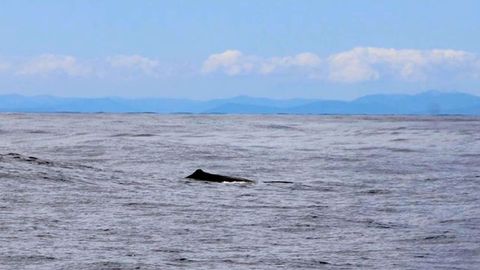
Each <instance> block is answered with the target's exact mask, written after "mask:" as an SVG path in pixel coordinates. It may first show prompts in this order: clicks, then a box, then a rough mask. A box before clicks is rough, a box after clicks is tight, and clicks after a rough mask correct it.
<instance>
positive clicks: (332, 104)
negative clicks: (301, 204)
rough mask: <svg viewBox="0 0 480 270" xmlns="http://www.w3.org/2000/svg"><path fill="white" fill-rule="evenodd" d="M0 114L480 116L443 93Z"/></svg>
mask: <svg viewBox="0 0 480 270" xmlns="http://www.w3.org/2000/svg"><path fill="white" fill-rule="evenodd" d="M0 112H78V113H93V112H105V113H140V112H151V113H218V114H372V115H378V114H407V115H432V114H433V115H437V114H461V115H480V97H479V96H475V95H471V94H466V93H460V92H439V91H427V92H423V93H420V94H415V95H405V94H379V95H367V96H363V97H360V98H357V99H355V100H351V101H339V100H319V99H270V98H257V97H248V96H238V97H233V98H226V99H213V100H208V101H198V100H189V99H171V98H142V99H126V98H119V97H106V98H67V97H55V96H21V95H3V96H0Z"/></svg>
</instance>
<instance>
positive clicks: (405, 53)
mask: <svg viewBox="0 0 480 270" xmlns="http://www.w3.org/2000/svg"><path fill="white" fill-rule="evenodd" d="M475 59H478V57H477V56H475V55H474V54H471V53H468V52H465V51H456V50H438V49H437V50H412V49H386V48H370V47H367V48H354V49H352V50H350V51H345V52H341V53H337V54H334V55H332V56H330V57H329V58H328V65H329V67H328V68H329V73H328V79H329V80H331V81H336V82H345V83H355V82H361V81H371V80H377V79H380V78H384V77H391V78H394V79H398V80H404V81H421V80H427V79H429V77H430V76H429V75H432V74H436V73H439V72H441V71H449V72H450V74H451V75H452V74H456V73H466V72H467V73H468V72H472V71H473V70H472V68H473V65H472V64H473V63H474V61H475Z"/></svg>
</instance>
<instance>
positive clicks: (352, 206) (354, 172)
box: [0, 114, 480, 269]
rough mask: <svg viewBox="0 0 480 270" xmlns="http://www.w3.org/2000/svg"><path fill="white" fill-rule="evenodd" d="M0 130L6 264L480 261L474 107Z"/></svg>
mask: <svg viewBox="0 0 480 270" xmlns="http://www.w3.org/2000/svg"><path fill="white" fill-rule="evenodd" d="M0 138H1V140H0V154H1V155H0V196H1V197H0V269H359V268H363V269H480V166H479V165H480V118H461V117H446V118H442V117H334V116H318V117H317V116H188V115H175V116H160V115H149V114H146V115H108V114H97V115H95V114H93V115H82V114H77V115H75V114H70V115H68V114H65V115H62V114H51V115H48V114H45V115H34V114H27V115H23V114H0ZM197 168H203V169H205V170H207V171H210V172H214V173H222V174H228V175H234V176H240V177H246V178H251V179H255V180H256V181H257V183H256V184H254V185H245V184H243V185H242V184H209V183H204V182H192V181H186V180H185V179H184V178H183V177H184V176H186V175H188V174H190V173H191V172H193V171H194V170H195V169H197ZM267 181H287V182H292V183H266V182H267Z"/></svg>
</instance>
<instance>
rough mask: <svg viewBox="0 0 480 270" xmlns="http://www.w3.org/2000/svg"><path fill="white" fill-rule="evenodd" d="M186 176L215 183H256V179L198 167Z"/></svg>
mask: <svg viewBox="0 0 480 270" xmlns="http://www.w3.org/2000/svg"><path fill="white" fill-rule="evenodd" d="M185 178H189V179H194V180H200V181H206V182H214V183H235V182H240V183H255V181H253V180H250V179H246V178H241V177H233V176H226V175H220V174H213V173H208V172H205V171H203V170H202V169H197V170H196V171H195V172H193V173H192V174H191V175H189V176H187V177H185Z"/></svg>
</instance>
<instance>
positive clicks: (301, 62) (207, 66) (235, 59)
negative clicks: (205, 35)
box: [202, 50, 321, 76]
mask: <svg viewBox="0 0 480 270" xmlns="http://www.w3.org/2000/svg"><path fill="white" fill-rule="evenodd" d="M320 62H321V61H320V58H319V57H318V56H317V55H315V54H313V53H308V52H307V53H300V54H297V55H294V56H285V57H272V58H267V59H264V58H261V57H257V56H254V55H244V54H243V53H242V52H240V51H238V50H227V51H224V52H222V53H218V54H212V55H210V56H209V57H208V58H207V60H205V61H204V62H203V66H202V72H203V73H212V72H217V71H220V72H223V73H225V74H227V75H230V76H233V75H239V74H245V73H257V74H271V73H274V72H278V71H285V70H287V69H290V68H314V67H316V66H318V65H319V64H320Z"/></svg>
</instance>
